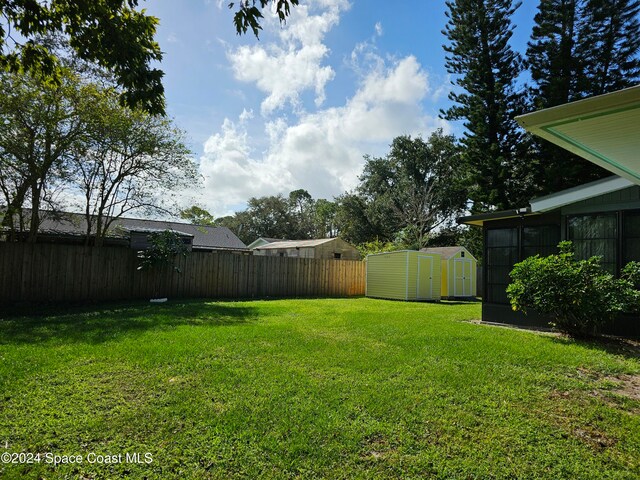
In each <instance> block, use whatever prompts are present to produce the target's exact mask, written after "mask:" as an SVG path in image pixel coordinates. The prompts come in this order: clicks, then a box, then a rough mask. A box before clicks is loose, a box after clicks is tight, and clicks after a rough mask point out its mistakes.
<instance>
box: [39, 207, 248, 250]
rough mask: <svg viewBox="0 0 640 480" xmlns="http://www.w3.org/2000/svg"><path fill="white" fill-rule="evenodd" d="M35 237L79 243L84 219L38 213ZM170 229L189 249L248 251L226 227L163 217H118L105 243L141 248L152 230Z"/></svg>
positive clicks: (82, 232) (84, 223)
mask: <svg viewBox="0 0 640 480" xmlns="http://www.w3.org/2000/svg"><path fill="white" fill-rule="evenodd" d="M40 217H41V223H40V229H39V231H38V239H39V241H41V242H54V243H83V242H84V241H85V238H86V231H87V222H86V217H85V216H84V215H81V214H78V213H69V212H55V213H54V212H50V211H42V212H40ZM164 230H171V231H174V232H176V233H178V234H179V235H180V236H181V237H183V241H185V243H187V244H188V245H189V247H190V249H192V250H193V251H213V252H215V251H230V252H236V253H245V254H248V253H249V249H248V248H247V246H246V245H245V244H244V243H243V242H242V241H241V240H240V239H239V238H238V237H237V236H236V235H235V234H234V233H233V232H232V231H231V230H229V229H228V228H227V227H211V226H205V225H202V226H201V225H192V224H189V223H181V222H170V221H164V220H143V219H138V218H125V217H120V218H118V219H116V220H114V222H113V223H112V224H111V227H110V229H109V233H108V234H107V237H106V238H105V245H122V246H128V247H130V248H133V249H136V250H138V249H143V248H145V247H146V246H148V245H149V236H150V234H152V233H154V232H160V231H164Z"/></svg>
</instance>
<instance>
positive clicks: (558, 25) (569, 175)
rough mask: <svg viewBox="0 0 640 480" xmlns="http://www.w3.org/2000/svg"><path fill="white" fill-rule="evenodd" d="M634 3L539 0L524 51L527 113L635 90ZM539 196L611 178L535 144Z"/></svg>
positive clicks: (638, 6) (637, 8) (639, 35)
mask: <svg viewBox="0 0 640 480" xmlns="http://www.w3.org/2000/svg"><path fill="white" fill-rule="evenodd" d="M639 12H640V1H638V0H542V1H541V2H540V5H539V7H538V13H537V14H536V16H535V19H534V20H535V25H534V27H533V32H532V35H531V40H530V42H529V44H528V48H527V61H528V64H529V69H530V72H531V79H532V80H533V86H532V88H531V92H530V94H531V95H530V98H531V105H530V107H529V109H530V110H537V109H540V108H548V107H553V106H556V105H562V104H564V103H567V102H571V101H575V100H579V99H581V98H586V97H589V96H593V95H599V94H603V93H607V92H611V91H615V90H619V89H621V88H625V87H628V86H631V85H634V84H636V83H637V82H638V78H639V75H640V63H639V62H638V57H637V54H638V49H639V47H640V26H639V23H638V13H639ZM535 147H536V150H537V156H538V158H539V162H538V163H537V166H538V169H537V171H536V172H534V175H535V178H536V182H535V183H536V185H538V186H539V193H540V194H545V193H552V192H556V191H558V190H562V189H565V188H570V187H573V186H576V185H580V184H584V183H587V182H589V181H593V180H597V179H598V178H602V177H604V176H608V175H610V173H609V172H607V171H605V170H603V169H602V168H600V167H598V166H596V165H594V164H592V163H590V162H588V161H586V160H584V159H582V158H580V157H577V156H575V155H572V154H570V153H568V152H567V151H566V150H564V149H561V148H559V147H556V146H554V145H551V144H549V143H548V142H545V141H543V140H536V141H535Z"/></svg>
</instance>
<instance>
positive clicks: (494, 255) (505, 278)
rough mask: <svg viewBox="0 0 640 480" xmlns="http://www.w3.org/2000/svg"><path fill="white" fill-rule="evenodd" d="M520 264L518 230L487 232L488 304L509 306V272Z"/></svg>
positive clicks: (501, 229) (508, 229)
mask: <svg viewBox="0 0 640 480" xmlns="http://www.w3.org/2000/svg"><path fill="white" fill-rule="evenodd" d="M517 262H518V229H517V228H496V229H490V230H487V255H486V268H487V302H489V303H502V304H508V303H509V300H508V298H507V292H506V290H507V286H508V285H509V283H511V278H510V277H509V272H511V270H512V269H513V265H514V264H516V263H517Z"/></svg>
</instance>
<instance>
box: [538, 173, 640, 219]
mask: <svg viewBox="0 0 640 480" xmlns="http://www.w3.org/2000/svg"><path fill="white" fill-rule="evenodd" d="M633 185H635V183H634V182H632V181H631V180H629V179H627V178H622V177H617V176H616V177H609V178H605V179H602V180H598V181H596V182H591V183H588V184H586V185H581V186H579V187H575V188H570V189H568V190H563V191H561V192H558V193H553V194H551V195H547V196H545V197H540V198H534V199H533V200H531V202H530V204H531V211H532V212H548V211H550V210H555V209H556V208H560V207H564V206H565V205H570V204H572V203H576V202H580V201H582V200H587V199H589V198H593V197H597V196H598V195H604V194H607V193H611V192H615V191H617V190H622V189H623V188H627V187H631V186H633Z"/></svg>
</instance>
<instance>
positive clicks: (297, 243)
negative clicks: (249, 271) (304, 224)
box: [256, 237, 337, 250]
mask: <svg viewBox="0 0 640 480" xmlns="http://www.w3.org/2000/svg"><path fill="white" fill-rule="evenodd" d="M336 238H337V237H336ZM336 238H319V239H315V240H286V241H284V242H273V243H268V244H266V245H262V246H261V247H258V248H256V250H274V249H278V248H303V247H317V246H318V245H322V244H323V243H328V242H332V241H334V240H335V239H336Z"/></svg>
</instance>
